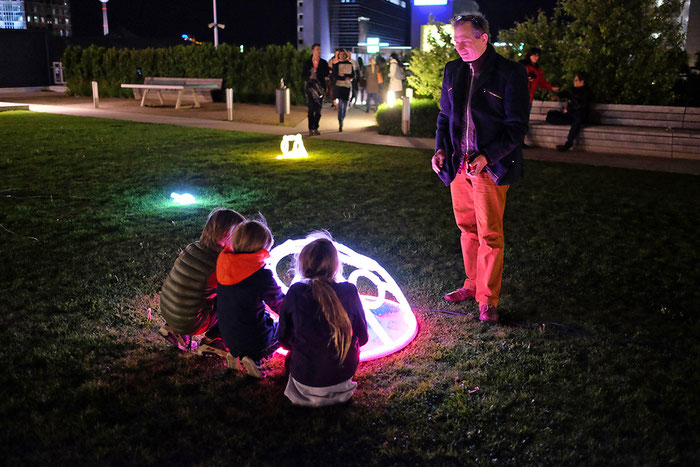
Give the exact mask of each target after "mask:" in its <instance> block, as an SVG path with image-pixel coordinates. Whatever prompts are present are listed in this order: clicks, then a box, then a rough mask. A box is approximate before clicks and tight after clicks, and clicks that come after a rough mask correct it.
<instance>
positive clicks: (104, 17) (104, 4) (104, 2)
mask: <svg viewBox="0 0 700 467" xmlns="http://www.w3.org/2000/svg"><path fill="white" fill-rule="evenodd" d="M108 1H109V0H100V2H101V3H102V28H103V30H104V35H105V36H106V35H107V34H109V24H108V23H107V2H108Z"/></svg>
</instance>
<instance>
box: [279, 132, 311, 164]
mask: <svg viewBox="0 0 700 467" xmlns="http://www.w3.org/2000/svg"><path fill="white" fill-rule="evenodd" d="M290 143H291V149H290ZM280 148H281V149H282V155H281V156H277V159H303V158H308V157H309V154H308V153H307V152H306V148H305V147H304V142H303V141H302V140H301V133H297V134H296V135H284V136H283V137H282V143H281V144H280Z"/></svg>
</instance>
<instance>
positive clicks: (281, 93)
mask: <svg viewBox="0 0 700 467" xmlns="http://www.w3.org/2000/svg"><path fill="white" fill-rule="evenodd" d="M275 107H276V109H277V114H278V115H279V116H280V123H284V115H285V114H289V113H290V111H291V98H290V94H289V88H288V87H287V86H285V85H284V80H280V88H279V89H277V92H276V93H275Z"/></svg>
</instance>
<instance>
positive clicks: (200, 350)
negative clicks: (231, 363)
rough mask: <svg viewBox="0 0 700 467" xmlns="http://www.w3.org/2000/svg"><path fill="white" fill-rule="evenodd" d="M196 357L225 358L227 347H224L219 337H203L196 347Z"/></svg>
mask: <svg viewBox="0 0 700 467" xmlns="http://www.w3.org/2000/svg"><path fill="white" fill-rule="evenodd" d="M197 355H203V356H206V357H221V358H226V355H228V347H226V344H224V340H223V339H222V338H221V337H217V338H214V339H210V338H209V337H206V336H204V338H202V341H201V342H200V343H199V346H198V347H197Z"/></svg>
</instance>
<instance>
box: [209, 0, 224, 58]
mask: <svg viewBox="0 0 700 467" xmlns="http://www.w3.org/2000/svg"><path fill="white" fill-rule="evenodd" d="M212 2H213V4H214V22H213V23H209V29H214V48H215V49H216V48H218V47H219V29H224V28H225V27H226V25H225V24H219V23H218V21H217V20H216V0H212Z"/></svg>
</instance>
